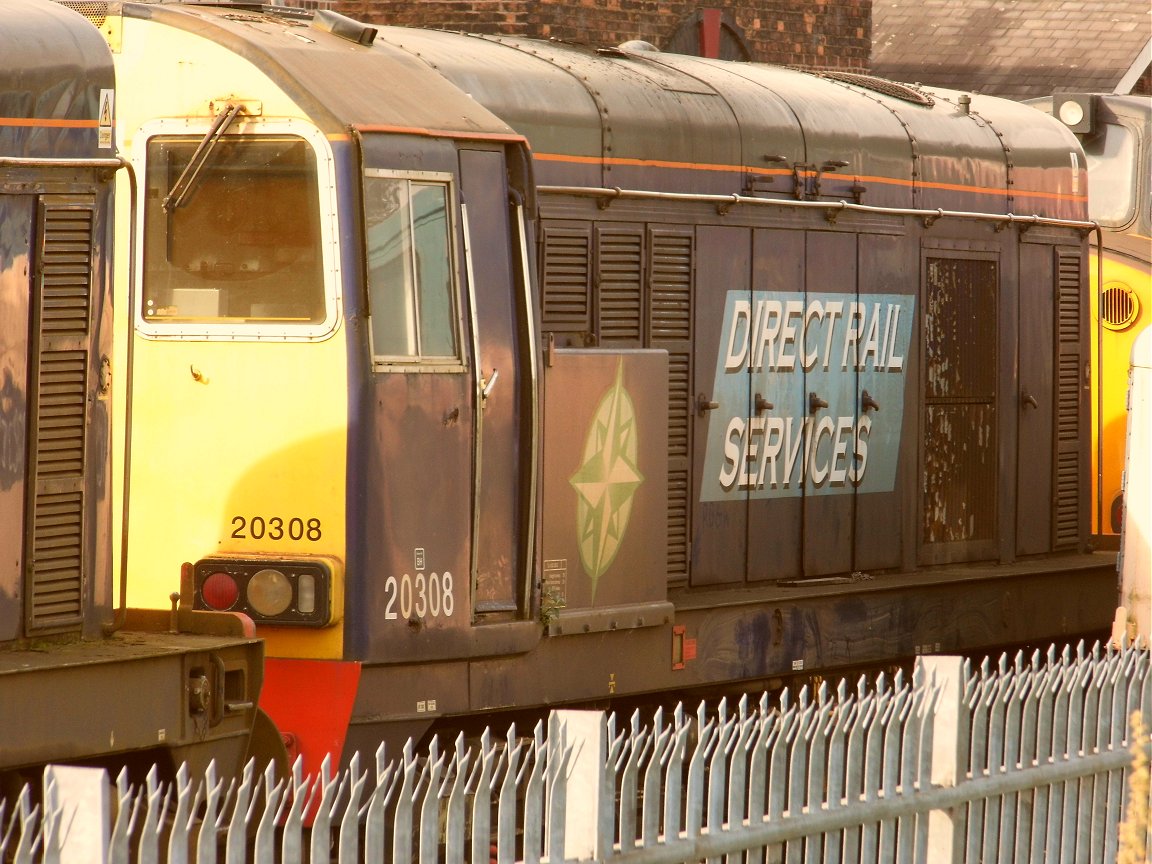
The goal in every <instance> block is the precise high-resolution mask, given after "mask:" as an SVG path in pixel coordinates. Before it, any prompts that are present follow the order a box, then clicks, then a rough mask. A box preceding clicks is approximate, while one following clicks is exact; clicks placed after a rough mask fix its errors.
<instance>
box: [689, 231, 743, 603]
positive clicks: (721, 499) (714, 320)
mask: <svg viewBox="0 0 1152 864" xmlns="http://www.w3.org/2000/svg"><path fill="white" fill-rule="evenodd" d="M696 271H697V273H698V274H706V278H698V279H697V282H696V297H695V301H696V308H695V316H694V319H695V320H694V322H693V323H694V326H695V353H694V357H693V367H694V368H693V373H694V378H695V381H694V385H693V388H692V397H693V405H692V408H693V409H694V410H693V418H694V424H695V425H694V429H693V451H694V452H693V466H692V470H693V474H694V477H693V492H692V506H693V508H694V510H693V513H692V562H691V582H692V584H693V585H715V584H718V583H724V582H728V583H731V582H742V581H744V579H745V578H746V574H747V566H748V556H747V549H748V492H747V487H748V483H747V482H746V480H745V481H741V480H740V475H741V474H745V475H746V474H747V471H748V470H749V467H748V463H747V462H746V456H745V444H746V442H747V439H748V435H747V427H748V423H747V420H746V418H748V417H751V416H752V412H751V410H750V408H749V406H750V400H751V398H752V393H751V391H750V386H751V384H750V377H749V375H748V372H747V369H746V368H744V366H743V364H729V363H726V362H725V361H724V357H726V356H727V353H728V352H727V347H728V346H727V337H728V335H729V333H728V331H729V330H730V329H731V328H732V327H733V326H734V324H733V316H734V314H735V309H736V307H737V304H740V303H743V304H748V303H749V301H750V298H751V275H752V232H751V230H749V229H747V228H723V227H711V226H708V227H700V228H698V229H697V231H696ZM731 365H735V367H736V368H733V369H729V368H727V367H728V366H731ZM751 470H753V471H754V470H755V469H754V468H752V469H751Z"/></svg>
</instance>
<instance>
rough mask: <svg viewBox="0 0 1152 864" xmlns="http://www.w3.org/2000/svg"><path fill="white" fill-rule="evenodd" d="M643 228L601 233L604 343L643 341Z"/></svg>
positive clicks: (599, 270) (600, 291)
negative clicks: (641, 230)
mask: <svg viewBox="0 0 1152 864" xmlns="http://www.w3.org/2000/svg"><path fill="white" fill-rule="evenodd" d="M642 236H643V235H641V233H640V231H639V230H638V229H637V230H630V231H624V232H620V231H601V232H599V233H598V234H597V238H596V239H597V247H596V280H597V286H598V290H597V298H598V301H599V303H598V307H599V318H600V321H599V326H598V327H597V332H598V333H599V334H600V342H601V344H611V343H621V342H623V343H626V344H628V345H639V344H640V338H641V334H642V333H643V330H644V328H643V320H642V317H641V315H642V309H643V306H642V300H641V292H642V290H643V282H642V273H643V269H642V268H643V249H642V248H641V244H642V242H643V241H642Z"/></svg>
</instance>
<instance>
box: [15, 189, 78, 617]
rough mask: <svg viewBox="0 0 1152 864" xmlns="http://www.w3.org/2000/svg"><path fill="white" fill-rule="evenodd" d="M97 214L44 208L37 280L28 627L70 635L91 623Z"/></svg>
mask: <svg viewBox="0 0 1152 864" xmlns="http://www.w3.org/2000/svg"><path fill="white" fill-rule="evenodd" d="M92 228H93V213H92V209H91V208H90V207H89V206H83V207H81V206H69V205H55V204H51V203H47V204H45V206H44V207H43V209H42V211H41V222H40V229H41V238H42V240H41V246H40V268H39V273H38V279H37V281H36V287H37V290H36V292H35V295H36V296H35V314H34V321H35V322H36V328H37V332H36V334H35V335H36V342H35V344H36V352H37V359H36V364H35V371H36V374H35V382H34V388H35V389H34V393H33V396H34V400H35V409H34V414H33V416H34V417H35V418H36V427H35V429H34V430H33V435H34V440H33V441H32V447H33V451H32V453H31V458H30V468H31V472H32V476H33V477H34V478H35V480H34V493H33V494H34V503H33V506H32V514H31V515H32V519H31V535H30V542H29V549H30V550H31V553H32V554H31V556H30V557H29V560H28V574H27V580H28V591H27V604H28V605H27V629H28V631H29V632H30V633H31V632H36V631H44V630H49V629H63V628H67V627H71V626H73V625H75V624H78V623H80V622H81V620H82V616H83V611H84V606H83V587H84V570H85V568H84V512H85V501H84V488H85V477H84V465H85V463H84V437H85V424H86V419H87V404H88V400H87V395H88V367H89V350H90V339H89V319H90V315H91V305H92V291H91V289H92Z"/></svg>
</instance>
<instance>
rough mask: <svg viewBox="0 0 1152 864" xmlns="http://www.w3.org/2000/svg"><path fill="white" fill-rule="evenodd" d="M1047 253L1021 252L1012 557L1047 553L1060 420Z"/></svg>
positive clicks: (1028, 248) (1044, 249)
mask: <svg viewBox="0 0 1152 864" xmlns="http://www.w3.org/2000/svg"><path fill="white" fill-rule="evenodd" d="M1052 265H1053V255H1052V249H1051V247H1049V246H1046V245H1039V244H1023V245H1022V246H1021V248H1020V292H1019V308H1020V313H1019V314H1020V324H1019V337H1018V338H1019V347H1018V349H1017V357H1018V360H1017V362H1018V373H1017V374H1018V375H1019V380H1018V382H1017V389H1018V391H1019V393H1018V396H1017V398H1016V399H1014V400H1009V401H1008V405H1007V407H1008V409H1009V410H1015V411H1016V413H1017V416H1018V424H1019V425H1018V431H1017V445H1016V448H1015V450H1016V525H1015V528H1016V550H1015V551H1016V553H1017V554H1020V555H1029V554H1035V553H1039V552H1047V551H1048V550H1049V549H1051V548H1052V492H1053V487H1052V483H1053V476H1052V470H1053V464H1054V453H1053V439H1052V435H1053V424H1054V423H1055V422H1057V418H1058V416H1059V410H1060V409H1059V406H1058V404H1057V400H1056V399H1055V398H1054V397H1055V396H1056V391H1055V390H1054V389H1053V362H1052V361H1053V359H1054V357H1055V352H1054V345H1053V327H1054V326H1055V324H1054V318H1055V315H1054V305H1055V304H1054V300H1055V290H1054V288H1055V286H1054V274H1053V272H1052V270H1053V266H1052Z"/></svg>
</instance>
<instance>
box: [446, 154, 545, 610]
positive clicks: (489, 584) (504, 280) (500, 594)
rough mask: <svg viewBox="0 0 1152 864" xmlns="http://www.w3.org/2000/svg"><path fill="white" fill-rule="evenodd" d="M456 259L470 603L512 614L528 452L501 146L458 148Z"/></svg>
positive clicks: (516, 605)
mask: <svg viewBox="0 0 1152 864" xmlns="http://www.w3.org/2000/svg"><path fill="white" fill-rule="evenodd" d="M460 184H461V193H462V195H461V197H462V199H463V206H462V212H463V222H464V237H465V263H466V269H467V274H468V288H469V302H470V306H471V310H470V317H471V332H472V341H473V353H474V358H475V360H474V362H475V364H476V369H475V381H476V393H475V402H476V410H475V416H476V425H475V430H474V435H475V457H474V461H475V486H474V489H473V520H474V543H473V552H472V554H473V560H472V578H473V612H474V614H475V615H476V616H477V617H480V616H483V618H485V619H487V620H503V619H505V618H509V617H516V615H517V613H518V611H519V610H520V608H521V604H522V602H523V596H522V594H521V592H520V591H519V590H518V584H519V581H518V579H517V574H519V573H520V571H521V568H522V567H523V563H524V561H525V560H526V550H525V549H524V545H523V544H524V542H525V539H526V537H527V535H528V532H527V528H526V525H525V524H524V520H523V519H522V518H521V517H522V510H521V503H522V495H523V494H525V493H523V491H522V483H523V481H524V478H527V477H529V476H530V472H529V471H528V470H527V466H526V464H525V460H527V459H528V458H530V455H531V450H530V444H529V442H528V441H526V440H524V436H525V435H526V433H525V431H524V430H525V427H524V424H523V422H522V421H523V417H522V405H521V398H522V392H521V391H522V382H521V375H522V372H523V370H522V368H521V356H522V352H521V339H522V338H523V333H524V332H525V331H524V330H522V328H521V327H520V326H519V324H518V314H519V313H518V310H519V307H520V304H518V302H517V298H518V296H520V292H519V291H518V290H517V284H518V283H517V280H516V272H517V268H516V266H515V263H514V259H513V254H514V248H515V247H514V245H513V243H512V220H511V218H510V217H511V212H510V211H511V208H510V205H509V195H508V182H507V173H506V170H505V162H504V151H503V149H502V148H500V147H492V148H490V149H480V148H479V147H476V148H471V147H469V148H467V149H464V148H462V149H461V150H460Z"/></svg>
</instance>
